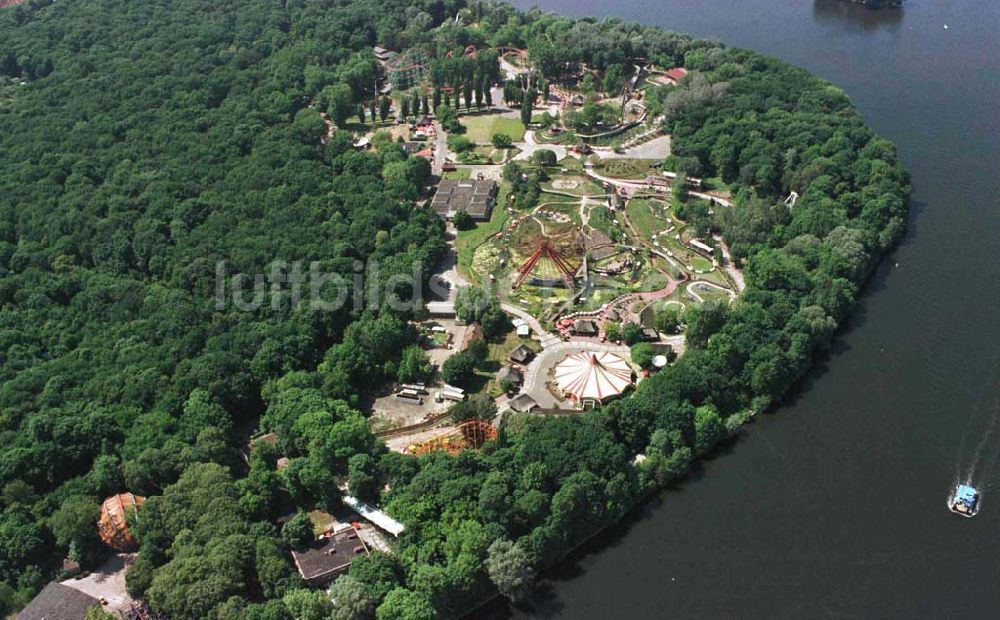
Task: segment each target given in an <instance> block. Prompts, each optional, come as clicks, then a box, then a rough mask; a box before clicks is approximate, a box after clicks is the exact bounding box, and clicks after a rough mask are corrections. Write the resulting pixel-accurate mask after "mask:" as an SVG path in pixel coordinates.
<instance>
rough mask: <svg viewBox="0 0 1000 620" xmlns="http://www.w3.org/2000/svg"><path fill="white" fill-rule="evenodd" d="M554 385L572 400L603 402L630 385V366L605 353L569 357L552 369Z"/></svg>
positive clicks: (612, 354)
mask: <svg viewBox="0 0 1000 620" xmlns="http://www.w3.org/2000/svg"><path fill="white" fill-rule="evenodd" d="M555 375H556V385H558V386H559V389H560V390H562V391H563V392H564V393H565V394H566V395H567V396H569V397H570V398H572V399H574V400H599V401H600V400H604V399H606V398H610V397H612V396H617V395H619V394H621V393H622V392H624V391H625V389H626V388H628V387H629V386H630V385H632V367H631V366H629V364H628V362H626V361H625V360H624V359H623V358H622V357H620V356H618V355H615V354H614V353H608V352H606V351H599V352H596V353H595V352H592V351H583V352H581V353H576V354H573V355H569V356H567V357H566V359H564V360H563V361H561V362H559V364H557V365H556V368H555Z"/></svg>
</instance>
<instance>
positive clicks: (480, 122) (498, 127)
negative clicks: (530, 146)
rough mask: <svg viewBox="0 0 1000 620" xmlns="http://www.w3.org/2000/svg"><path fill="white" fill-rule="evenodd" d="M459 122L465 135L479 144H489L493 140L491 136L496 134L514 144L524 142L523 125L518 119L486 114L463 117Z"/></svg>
mask: <svg viewBox="0 0 1000 620" xmlns="http://www.w3.org/2000/svg"><path fill="white" fill-rule="evenodd" d="M461 122H462V124H463V125H465V128H466V130H467V131H466V134H465V135H466V136H467V137H468V138H469V139H470V140H472V141H474V142H477V143H479V144H486V143H489V142H490V141H491V140H492V139H493V134H496V133H505V134H507V135H508V136H510V139H511V140H513V141H514V142H521V141H522V140H524V125H522V124H521V119H518V118H504V117H502V116H500V115H499V114H487V115H483V116H463V117H462V119H461Z"/></svg>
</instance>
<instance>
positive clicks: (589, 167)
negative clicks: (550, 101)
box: [584, 162, 733, 207]
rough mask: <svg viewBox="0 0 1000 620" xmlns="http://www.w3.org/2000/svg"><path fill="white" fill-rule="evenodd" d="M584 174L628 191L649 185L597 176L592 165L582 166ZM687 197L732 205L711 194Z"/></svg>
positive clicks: (725, 205)
mask: <svg viewBox="0 0 1000 620" xmlns="http://www.w3.org/2000/svg"><path fill="white" fill-rule="evenodd" d="M584 166H585V169H584V174H586V175H587V176H589V177H591V178H593V179H597V180H598V181H603V182H604V183H609V184H611V185H613V186H615V187H625V188H629V189H639V188H642V187H647V186H649V185H650V183H649V182H648V181H646V180H645V179H643V180H641V181H639V180H636V179H615V178H612V177H606V176H604V175H603V174H598V173H597V172H594V168H593V164H591V163H590V162H587V163H586V164H584ZM688 196H694V197H695V198H701V199H703V200H708V201H709V202H715V203H717V204H720V205H722V206H724V207H732V206H733V203H731V202H730V201H728V200H726V199H725V198H720V197H719V196H713V195H712V194H705V193H703V192H696V191H689V192H688Z"/></svg>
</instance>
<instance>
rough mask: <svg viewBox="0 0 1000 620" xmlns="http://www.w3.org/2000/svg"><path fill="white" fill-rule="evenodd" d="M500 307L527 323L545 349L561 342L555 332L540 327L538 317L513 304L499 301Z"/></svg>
mask: <svg viewBox="0 0 1000 620" xmlns="http://www.w3.org/2000/svg"><path fill="white" fill-rule="evenodd" d="M500 307H501V309H503V311H504V312H506V313H508V314H513V315H514V316H516V317H517V318H519V319H521V320H523V321H524V322H525V323H527V324H528V327H530V328H531V331H533V332H535V335H536V336H538V340H539V341H540V342H541V343H542V346H543V347H545V348H546V349H547V348H549V347H551V346H554V345H556V344H558V343H561V342H562V340H560V339H559V337H558V336H556V335H555V334H552V333H551V332H547V331H545V330H544V329H543V328H542V324H541V323H539V322H538V319H536V318H535V317H533V316H531V315H530V314H528V313H527V312H525V311H524V310H522V309H520V308H518V307H517V306H515V305H514V304H511V303H507V302H501V303H500Z"/></svg>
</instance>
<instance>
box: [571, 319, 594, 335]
mask: <svg viewBox="0 0 1000 620" xmlns="http://www.w3.org/2000/svg"><path fill="white" fill-rule="evenodd" d="M573 333H574V334H575V335H577V336H596V335H597V334H598V333H600V329H599V328H598V327H597V323H595V322H593V321H591V320H590V319H581V320H579V321H577V322H576V323H573Z"/></svg>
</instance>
